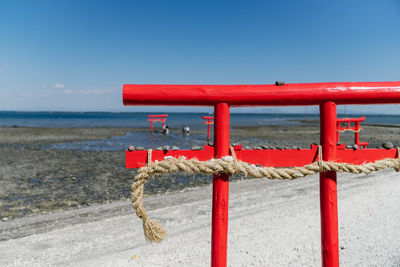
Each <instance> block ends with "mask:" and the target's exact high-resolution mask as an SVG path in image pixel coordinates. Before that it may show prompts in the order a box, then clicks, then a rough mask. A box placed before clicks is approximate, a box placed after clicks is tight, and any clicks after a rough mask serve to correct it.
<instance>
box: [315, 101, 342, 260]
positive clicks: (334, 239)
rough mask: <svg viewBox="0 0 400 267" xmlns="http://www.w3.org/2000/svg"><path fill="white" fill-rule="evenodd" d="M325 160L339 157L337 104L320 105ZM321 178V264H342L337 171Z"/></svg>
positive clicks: (325, 174)
mask: <svg viewBox="0 0 400 267" xmlns="http://www.w3.org/2000/svg"><path fill="white" fill-rule="evenodd" d="M320 129H321V130H320V139H321V145H322V159H323V160H324V161H334V160H336V104H335V103H333V102H326V103H323V104H321V105H320ZM319 177H320V178H319V179H320V208H321V247H322V251H321V254H322V266H324V267H337V266H339V232H338V211H337V185H336V172H332V171H330V172H323V173H320V175H319Z"/></svg>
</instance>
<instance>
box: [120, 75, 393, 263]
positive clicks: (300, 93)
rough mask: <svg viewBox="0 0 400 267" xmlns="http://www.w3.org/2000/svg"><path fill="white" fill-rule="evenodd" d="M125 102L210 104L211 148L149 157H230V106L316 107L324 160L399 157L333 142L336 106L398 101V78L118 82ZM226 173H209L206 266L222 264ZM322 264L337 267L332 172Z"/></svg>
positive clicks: (262, 156) (294, 162)
mask: <svg viewBox="0 0 400 267" xmlns="http://www.w3.org/2000/svg"><path fill="white" fill-rule="evenodd" d="M123 102H124V104H125V105H189V106H214V114H215V124H214V147H209V146H205V147H204V149H203V150H200V151H191V150H177V151H154V152H153V154H152V159H153V160H156V159H157V160H162V159H164V156H166V155H171V156H174V157H177V156H181V155H184V156H186V157H187V158H190V157H197V158H198V159H199V160H207V159H210V158H212V157H215V158H220V157H223V156H226V155H229V154H230V152H229V146H230V141H229V138H230V135H229V119H230V115H229V108H230V107H231V106H292V105H319V107H320V142H321V145H322V148H323V150H322V151H323V155H322V158H323V160H325V161H339V162H348V163H354V164H360V163H362V162H373V161H376V160H380V159H384V158H394V157H398V156H399V155H398V153H397V149H389V150H384V149H367V148H366V149H362V150H354V151H353V150H352V149H345V148H343V146H340V147H338V146H337V142H336V138H337V137H336V121H337V120H336V116H337V115H336V105H337V104H397V103H400V82H344V83H308V84H307V83H304V84H285V85H137V84H126V85H124V86H123ZM235 150H237V151H238V152H239V153H236V155H237V157H238V158H239V159H242V160H243V161H247V162H250V163H258V164H261V165H264V166H276V167H290V166H302V165H305V164H309V163H312V162H313V161H315V160H316V157H317V149H316V147H315V146H312V147H311V149H302V150H293V149H288V150H270V149H266V150H241V147H235ZM146 153H147V152H145V151H127V152H126V164H127V167H128V168H138V167H141V166H143V165H144V164H145V163H146V160H147V156H146ZM228 192H229V176H228V175H227V174H214V176H213V211H212V242H211V265H212V266H226V264H227V259H226V252H227V229H228ZM320 209H321V246H322V253H321V255H322V266H329V267H331V266H339V239H338V217H337V186H336V172H333V171H329V172H324V173H320Z"/></svg>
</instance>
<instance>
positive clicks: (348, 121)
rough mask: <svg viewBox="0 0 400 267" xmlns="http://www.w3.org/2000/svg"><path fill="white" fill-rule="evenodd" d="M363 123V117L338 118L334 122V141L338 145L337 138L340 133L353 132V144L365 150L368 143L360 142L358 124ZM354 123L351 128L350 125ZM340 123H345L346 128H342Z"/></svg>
mask: <svg viewBox="0 0 400 267" xmlns="http://www.w3.org/2000/svg"><path fill="white" fill-rule="evenodd" d="M362 121H365V117H360V118H340V119H337V120H336V131H337V133H336V140H337V142H338V143H339V136H340V133H341V132H345V131H352V132H354V143H355V144H356V145H357V146H358V147H359V148H361V147H364V148H366V147H367V145H368V142H360V130H361V127H360V122H362ZM352 122H354V126H351V123H352ZM342 123H345V124H346V126H344V127H343V126H342Z"/></svg>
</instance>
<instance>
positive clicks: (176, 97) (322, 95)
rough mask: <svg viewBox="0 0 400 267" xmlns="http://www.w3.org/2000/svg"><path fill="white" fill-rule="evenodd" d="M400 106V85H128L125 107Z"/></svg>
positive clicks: (362, 83) (124, 94)
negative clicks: (219, 105) (331, 102)
mask: <svg viewBox="0 0 400 267" xmlns="http://www.w3.org/2000/svg"><path fill="white" fill-rule="evenodd" d="M326 101H333V102H335V103H336V104H390V103H400V82H341V83H337V82H334V83H296V84H285V85H280V86H278V85H271V84H269V85H170V84H168V85H167V84H158V85H156V84H147V85H143V84H125V85H124V86H123V102H124V104H125V105H188V106H196V105H197V106H210V105H216V104H218V103H227V104H229V105H231V106H290V105H318V104H321V103H323V102H326Z"/></svg>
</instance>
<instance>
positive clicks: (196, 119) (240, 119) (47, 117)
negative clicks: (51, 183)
mask: <svg viewBox="0 0 400 267" xmlns="http://www.w3.org/2000/svg"><path fill="white" fill-rule="evenodd" d="M148 114H149V113H113V112H5V111H3V112H0V126H28V127H50V128H52V127H54V128H63V127H146V128H147V127H149V122H148V120H147V115H148ZM203 115H208V116H209V115H212V114H202V113H169V114H168V121H167V124H168V126H169V127H170V128H171V129H174V128H177V129H180V128H182V126H183V125H187V126H189V127H190V128H191V129H201V130H203V131H204V133H201V134H193V133H191V134H190V135H187V136H183V135H182V133H181V132H180V131H179V130H178V131H176V130H175V131H171V133H170V134H169V135H168V136H165V135H162V134H160V133H153V134H152V133H150V132H149V131H139V132H129V133H128V134H127V135H125V136H116V137H112V138H109V139H104V140H95V141H78V142H69V143H59V144H54V145H51V146H50V148H54V149H79V150H124V149H126V147H127V146H128V145H129V144H134V145H136V146H143V147H145V148H149V147H151V148H155V147H159V146H164V145H166V144H168V145H171V146H172V145H176V146H179V147H180V148H189V147H190V146H191V145H203V144H204V143H206V141H207V140H205V139H206V138H205V133H206V126H205V125H204V124H203V119H202V116H203ZM339 117H343V116H341V115H339ZM346 117H360V115H347V116H346ZM365 117H366V123H379V124H400V115H367V116H365ZM302 119H318V114H259V113H232V114H231V122H230V123H231V126H263V125H289V124H299V123H300V122H299V121H298V120H302ZM154 128H155V129H160V128H161V126H160V123H156V124H155V125H154ZM43 148H49V147H43Z"/></svg>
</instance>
